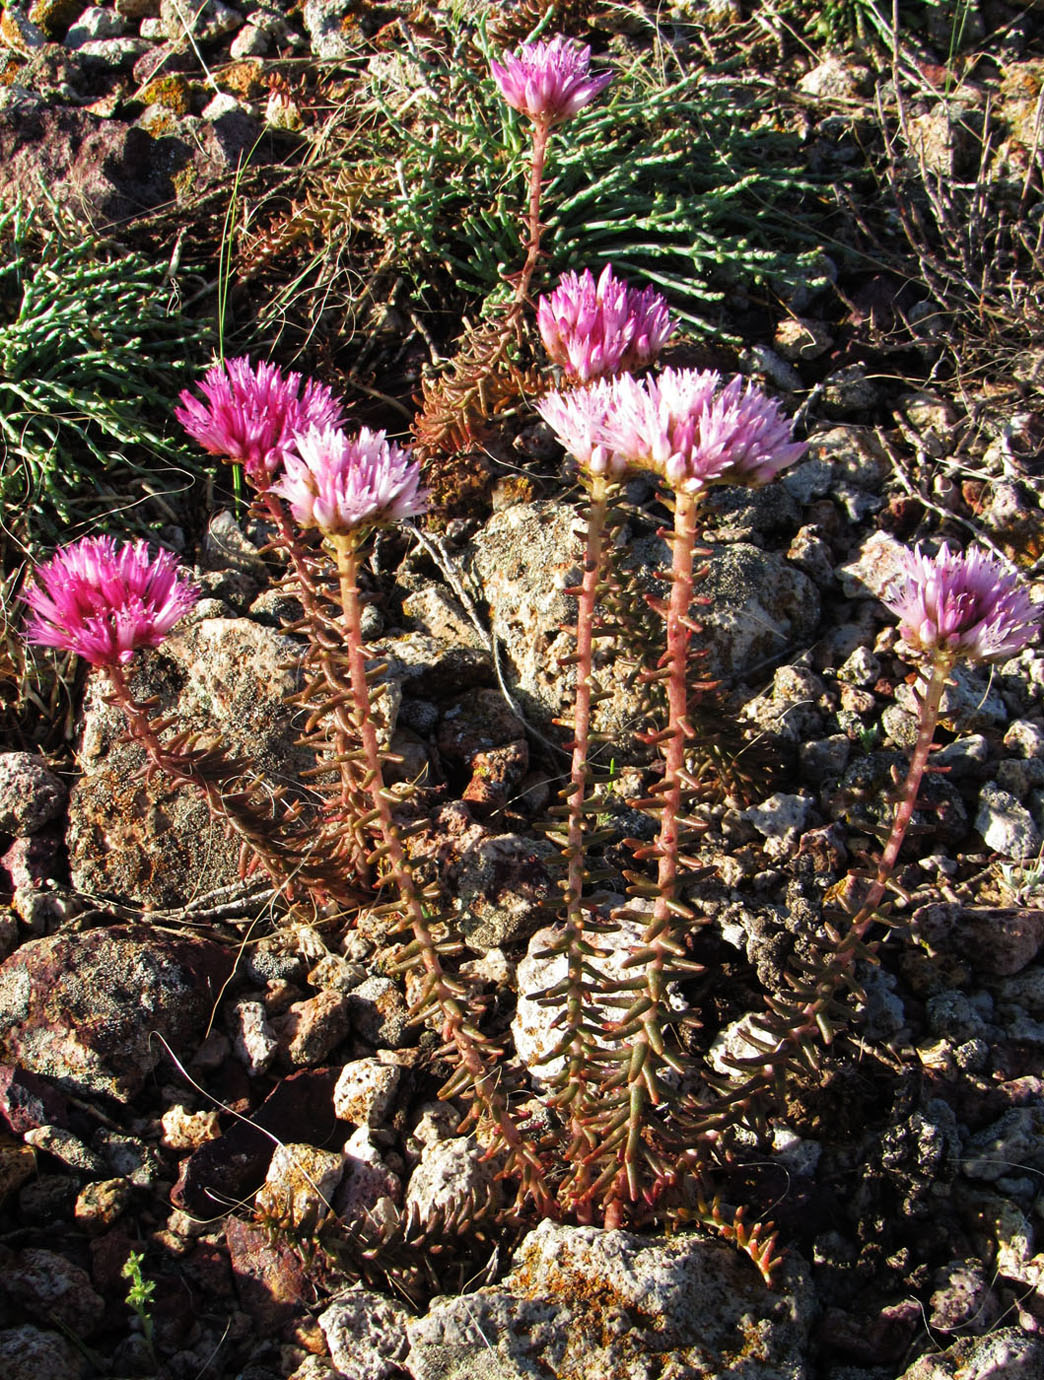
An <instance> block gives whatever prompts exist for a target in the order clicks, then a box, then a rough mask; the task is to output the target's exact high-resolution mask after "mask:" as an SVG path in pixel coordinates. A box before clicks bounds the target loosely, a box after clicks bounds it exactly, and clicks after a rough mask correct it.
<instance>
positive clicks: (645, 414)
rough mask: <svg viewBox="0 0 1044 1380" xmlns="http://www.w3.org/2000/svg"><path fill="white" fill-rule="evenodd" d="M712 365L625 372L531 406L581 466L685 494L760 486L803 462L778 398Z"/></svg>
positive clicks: (594, 471)
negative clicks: (651, 373) (632, 474)
mask: <svg viewBox="0 0 1044 1380" xmlns="http://www.w3.org/2000/svg"><path fill="white" fill-rule="evenodd" d="M720 385H721V376H720V375H719V374H717V373H715V372H714V371H712V370H695V369H665V370H664V371H663V372H662V373H661V374H660V375H659V376H658V377H656V378H644V379H636V378H634V376H633V375H631V374H621V375H619V376H618V377H617V378H614V379H606V380H603V381H601V382H600V383H597V384H595V385H593V386H592V387H590V388H586V389H580V390H577V391H575V392H570V393H557V394H556V393H552V394H548V395H547V396H546V397H544V398H541V399H540V401H539V402H538V403H537V404H536V408H537V411H538V412H539V413H540V415H541V416H542V417H543V418H544V420H545V421H546V422H547V423H548V425H549V426H550V427H551V428H552V429H553V430H554V431H555V432H556V434H557V435H558V437H559V440H561V442H562V444H563V445H564V446H565V447H566V449H567V450H568V451H569V452H570V454H571V455H573V456H574V458H575V459H576V461H577V463H578V464H579V465H580V466H581V467H582V468H583V469H586V470H588V471H589V472H590V473H592V474H610V475H613V476H617V477H619V476H620V475H623V474H625V473H627V472H628V471H633V470H649V471H651V472H652V473H653V474H656V475H659V477H660V478H661V479H663V480H664V481H665V482H666V483H667V484H669V485H670V486H671V487H672V488H674V489H675V490H677V491H679V492H682V493H688V494H693V493H698V492H699V491H700V490H701V489H704V488H706V486H707V485H709V484H712V483H722V484H747V485H757V484H765V483H767V482H768V481H769V480H770V479H773V478H775V476H776V475H777V474H778V473H779V472H780V470H782V469H784V468H785V467H786V466H787V465H791V464H793V463H794V461H795V460H797V459H799V458H800V457H801V456H802V455H803V454H804V452H805V446H804V445H803V444H801V443H799V442H794V441H791V439H790V436H791V423H790V422H789V421H788V420H787V418H786V417H784V416H783V414H782V413H781V412H780V409H779V405H778V403H776V402H774V401H773V400H772V399H770V398H768V397H767V396H766V395H765V394H764V393H762V392H761V390H760V389H758V388H755V387H754V386H753V385H751V384H747V383H745V382H744V380H743V379H742V378H740V377H738V376H737V377H736V378H734V379H732V380H730V382H729V383H727V384H726V385H725V386H724V387H721V386H720Z"/></svg>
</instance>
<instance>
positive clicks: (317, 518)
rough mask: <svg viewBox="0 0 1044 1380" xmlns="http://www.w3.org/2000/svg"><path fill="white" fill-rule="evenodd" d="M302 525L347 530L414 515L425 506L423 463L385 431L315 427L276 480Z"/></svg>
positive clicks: (329, 531)
mask: <svg viewBox="0 0 1044 1380" xmlns="http://www.w3.org/2000/svg"><path fill="white" fill-rule="evenodd" d="M272 491H273V493H277V494H279V496H280V497H281V498H284V499H285V500H286V502H287V503H288V504H289V506H290V511H291V513H292V514H293V516H294V520H295V522H297V523H298V525H299V526H301V527H318V528H319V530H320V531H321V532H323V533H325V534H326V535H327V536H344V535H347V533H349V532H352V531H354V530H355V529H356V528H359V527H369V526H376V525H377V524H380V523H388V522H397V521H400V520H401V519H402V518H408V517H414V516H415V515H416V514H418V513H422V512H424V510H425V507H426V500H427V494H426V493H425V492H424V491H423V490H422V489H421V488H420V466H419V465H418V464H417V463H416V462H415V461H411V460H410V456H409V452H408V451H407V450H404V449H403V447H401V446H397V445H395V444H393V443H392V442H390V441H388V440H387V439H386V436H385V433H384V432H383V431H371V430H370V429H369V428H368V427H363V428H362V430H361V431H360V432H359V434H358V435H357V436H346V435H345V434H344V432H342V431H339V430H338V429H337V428H336V427H326V428H319V427H314V428H313V429H312V430H310V431H306V432H304V433H303V434H301V435H299V436H298V437H297V454H296V455H295V454H290V455H288V456H287V458H286V472H285V474H284V475H283V477H282V479H281V480H279V482H278V483H276V484H273V485H272Z"/></svg>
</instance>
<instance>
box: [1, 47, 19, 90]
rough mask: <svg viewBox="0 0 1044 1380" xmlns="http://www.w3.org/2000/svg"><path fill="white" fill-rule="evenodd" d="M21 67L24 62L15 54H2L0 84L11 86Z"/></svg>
mask: <svg viewBox="0 0 1044 1380" xmlns="http://www.w3.org/2000/svg"><path fill="white" fill-rule="evenodd" d="M21 67H22V63H21V62H20V61H19V60H18V58H16V57H14V56H13V54H11V53H4V54H2V55H0V86H11V85H12V84H13V83H14V79H15V77H17V75H18V73H19V71H20V69H21Z"/></svg>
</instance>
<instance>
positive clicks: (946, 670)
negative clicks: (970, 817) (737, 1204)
mask: <svg viewBox="0 0 1044 1380" xmlns="http://www.w3.org/2000/svg"><path fill="white" fill-rule="evenodd" d="M952 669H953V667H952V664H951V663H950V662H948V661H942V660H940V661H937V662H934V663H933V665H932V668H931V671H930V673H929V676H928V682H927V685H926V686H925V689H924V692H923V694H922V695H921V697H920V701H919V705H918V717H919V726H918V732H917V742H916V743H915V745H914V750H913V753H912V755H911V757H910V765H909V767H908V769H907V773H906V779H905V781H904V782H903V790H902V795H901V796H900V798H899V803H898V805H897V806H896V810H895V814H894V816H893V818H892V827H891V830H890V832H889V835H888V839H887V841H886V843H885V846H884V849H883V850H882V853H881V858H880V861H879V862H878V864H877V870H876V872H875V874H874V880H873V882H872V884H871V886H870V890H869V892H868V893H867V896H866V898H865V900H864V901H863V904H862V905H861V906H860V907H859V909H858V911H857V912H856V914H855V915H854V916H853V917H852V920H851V922H850V924H849V926H848V929H847V930H846V932H845V933H844V934H843V935H840V936H839V937H838V940H837V943H836V945H835V947H834V951H833V955H832V957H831V960H830V963H829V965H828V967H827V969H826V971H825V972H824V973H823V974H822V976H821V977H820V978H819V980H818V981H817V982H816V985H815V994H814V995H813V996H811V997H810V998H809V999H808V1000H807V1001H805V1002H804V1003H803V1004H802V1005H800V1007H799V1008H798V1010H797V1013H796V1016H795V1019H794V1021H793V1024H792V1026H791V1029H790V1030H789V1031H788V1033H787V1035H786V1036H785V1037H784V1038H783V1039H782V1040H781V1041H780V1042H779V1044H778V1045H777V1046H776V1048H775V1049H774V1050H772V1051H771V1053H769V1054H768V1055H767V1056H766V1059H765V1063H764V1065H763V1066H762V1067H761V1068H760V1069H759V1070H758V1072H757V1073H755V1074H754V1075H753V1076H752V1077H751V1078H749V1079H747V1081H746V1082H744V1083H743V1084H741V1085H740V1086H739V1087H738V1088H734V1089H732V1090H731V1091H730V1092H729V1093H728V1094H727V1095H726V1096H725V1098H724V1099H723V1103H724V1105H723V1107H722V1110H720V1111H718V1112H715V1113H712V1114H711V1115H710V1116H708V1117H707V1118H706V1120H704V1121H703V1122H702V1123H701V1125H700V1129H701V1130H702V1131H704V1132H709V1133H710V1134H711V1135H712V1136H714V1135H716V1134H717V1132H718V1131H719V1130H720V1129H721V1128H722V1127H724V1126H726V1125H727V1124H728V1123H729V1122H730V1121H731V1120H732V1119H733V1118H732V1116H731V1115H730V1110H729V1109H730V1108H733V1107H737V1106H747V1105H749V1103H750V1102H751V1100H752V1099H754V1098H755V1097H757V1096H758V1095H759V1094H760V1093H763V1092H764V1090H765V1089H766V1088H767V1087H769V1086H771V1084H772V1083H773V1082H774V1080H775V1078H776V1076H777V1071H778V1069H779V1068H780V1067H782V1066H783V1065H784V1063H785V1060H786V1058H787V1057H788V1052H789V1050H790V1049H791V1048H792V1047H793V1045H795V1044H797V1043H799V1042H800V1041H802V1040H803V1039H804V1038H805V1037H806V1036H808V1035H812V1034H814V1033H816V1031H817V1030H818V1032H819V1033H820V1034H821V1035H822V1037H823V1038H824V1040H825V1041H826V1042H827V1043H828V1044H829V1043H830V1041H831V1040H832V1038H833V1029H832V1027H831V1025H830V1022H829V1020H828V1018H827V1012H828V1010H829V1008H830V1006H831V1004H832V1003H833V1001H834V1000H835V999H836V993H837V991H838V987H839V985H840V984H841V982H842V981H843V980H844V979H845V977H846V975H848V974H849V973H850V972H851V970H852V969H853V968H854V966H855V963H856V960H857V959H858V958H859V957H860V956H861V955H865V954H866V952H867V951H866V947H865V945H864V940H865V938H866V935H867V932H868V931H869V929H870V927H871V925H872V924H873V922H874V920H875V919H876V918H877V914H878V909H879V907H880V905H881V902H882V900H883V899H884V895H885V892H886V891H887V889H888V883H889V881H890V880H891V877H892V874H893V872H894V871H895V866H896V863H897V862H898V860H899V853H900V850H901V849H902V846H903V840H904V839H905V837H906V831H907V829H908V828H909V825H910V820H911V818H912V817H913V813H914V810H915V809H916V807H917V796H918V792H919V791H920V788H921V781H922V780H923V778H924V772H925V768H926V766H927V765H928V756H929V753H930V752H931V749H932V743H933V742H934V740H935V730H936V728H937V727H938V724H939V711H940V707H941V705H942V697H943V693H944V691H945V689H946V682H947V680H948V679H949V677H950V673H951V671H952Z"/></svg>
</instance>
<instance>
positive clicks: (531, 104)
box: [489, 35, 612, 125]
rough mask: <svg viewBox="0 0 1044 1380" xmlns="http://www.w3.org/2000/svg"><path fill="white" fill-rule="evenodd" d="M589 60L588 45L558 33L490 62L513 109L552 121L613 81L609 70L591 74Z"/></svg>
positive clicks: (565, 116) (579, 106)
mask: <svg viewBox="0 0 1044 1380" xmlns="http://www.w3.org/2000/svg"><path fill="white" fill-rule="evenodd" d="M590 62H591V49H590V48H588V47H585V46H583V45H581V44H579V43H574V42H573V41H572V40H571V39H568V38H563V37H561V35H559V36H558V37H557V38H552V39H551V40H550V41H549V42H547V43H527V44H524V45H523V46H522V47H521V48H518V49H517V50H516V51H515V52H514V53H505V54H504V61H503V63H499V62H491V63H490V64H489V66H490V71H491V72H492V74H493V80H494V81H495V82H496V84H497V86H498V88H499V89H500V94H501V95H502V96H503V97H504V99H505V101H507V103H508V105H509V106H511V107H512V109H514V110H518V111H520V112H521V114H523V115H528V116H529V118H530V119H531V120H535V121H542V122H544V123H546V124H548V125H553V124H558V123H559V122H560V121H561V120H567V119H568V118H569V117H570V116H571V115H575V114H576V112H577V111H578V110H582V109H583V107H584V106H585V105H589V104H590V103H591V101H593V100H594V98H595V97H596V96H597V95H598V94H599V92H601V91H603V90H604V89H605V87H607V86H608V85H609V83H610V81H612V74H611V73H609V72H604V73H602V74H601V75H599V76H592V75H591V73H590V72H589V70H588V68H589V66H590Z"/></svg>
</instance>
